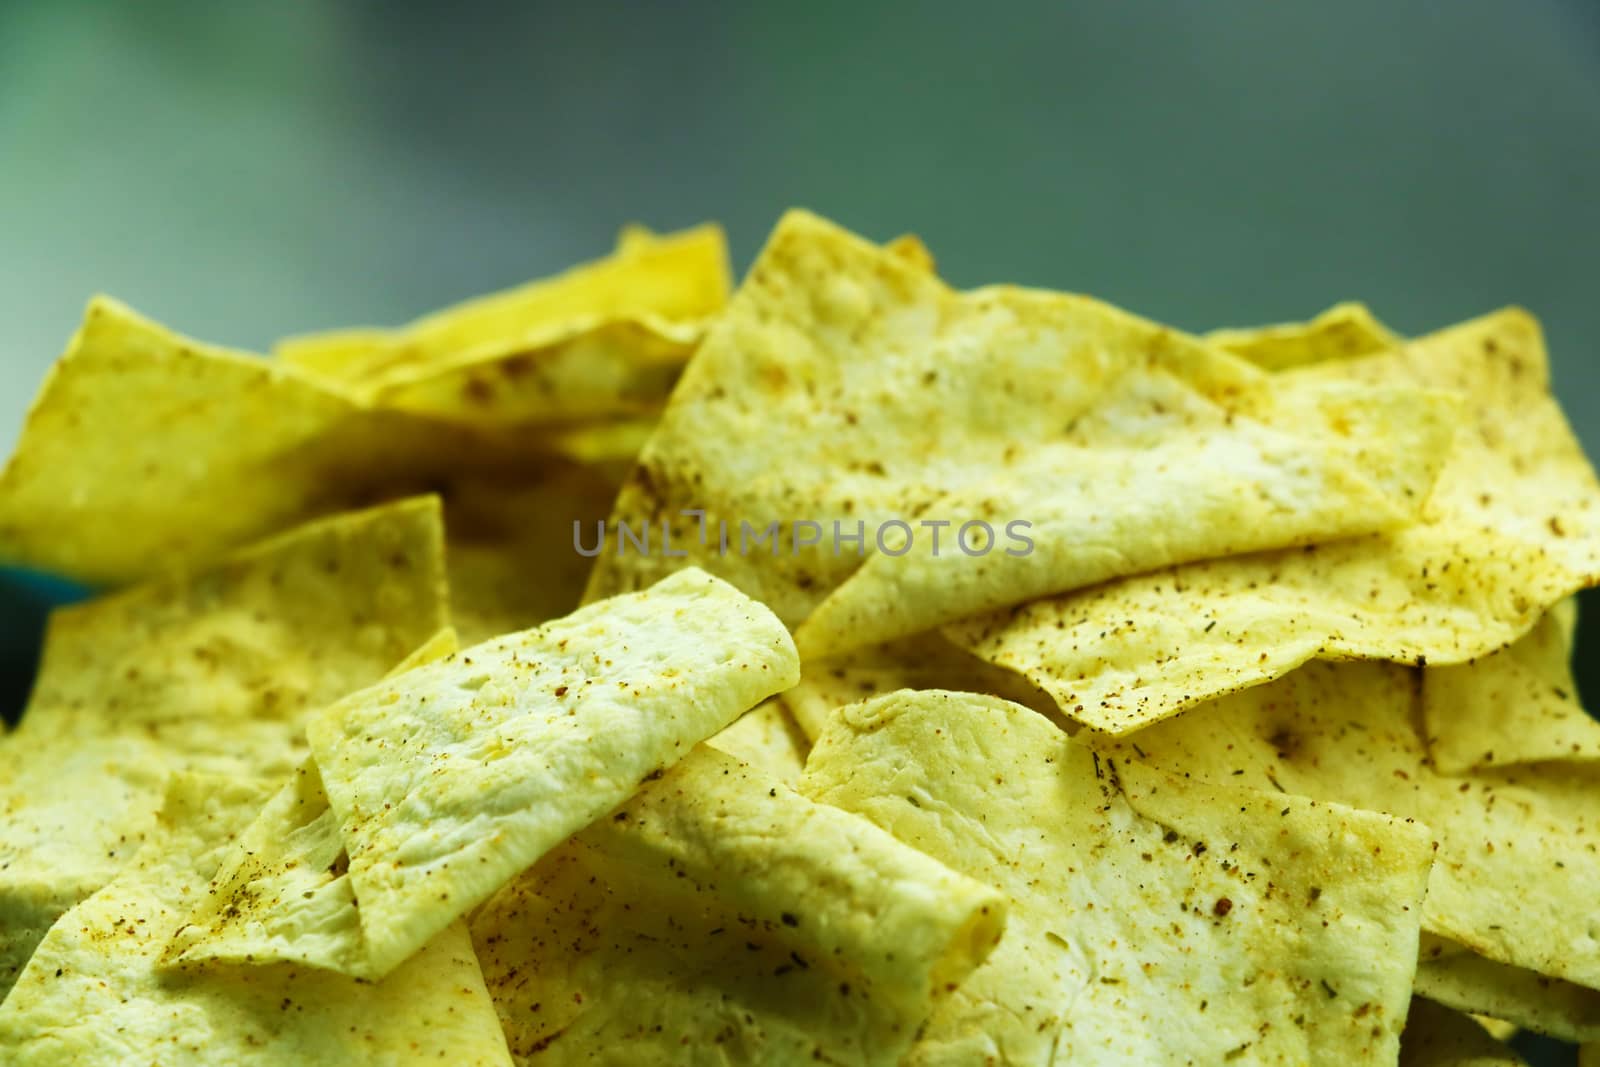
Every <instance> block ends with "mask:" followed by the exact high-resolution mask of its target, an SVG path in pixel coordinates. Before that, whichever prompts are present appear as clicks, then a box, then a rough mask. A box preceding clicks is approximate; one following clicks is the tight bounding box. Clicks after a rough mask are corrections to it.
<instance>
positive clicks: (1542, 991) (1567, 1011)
mask: <svg viewBox="0 0 1600 1067" xmlns="http://www.w3.org/2000/svg"><path fill="white" fill-rule="evenodd" d="M1415 990H1416V993H1417V995H1418V996H1423V997H1427V998H1428V999H1429V1000H1432V1001H1434V1002H1436V1003H1439V1004H1443V1005H1445V1006H1446V1007H1451V1008H1455V1009H1456V1010H1457V1011H1468V1012H1474V1013H1483V1014H1487V1015H1489V1016H1492V1017H1493V1018H1495V1019H1498V1020H1508V1021H1509V1022H1507V1023H1506V1024H1505V1025H1510V1026H1511V1027H1512V1029H1513V1030H1515V1029H1517V1028H1519V1027H1525V1028H1527V1029H1529V1030H1532V1031H1534V1032H1536V1033H1540V1034H1548V1035H1549V1036H1551V1037H1555V1038H1559V1039H1560V1040H1562V1041H1596V1040H1600V990H1596V989H1590V988H1588V987H1586V986H1580V985H1575V984H1573V983H1572V982H1564V981H1562V980H1561V979H1559V978H1550V977H1547V976H1546V975H1542V974H1538V973H1536V972H1534V971H1529V970H1525V969H1523V968H1521V967H1513V966H1511V965H1510V964H1506V963H1497V962H1495V961H1494V960H1489V959H1485V958H1484V957H1482V956H1480V955H1478V954H1477V953H1475V952H1473V951H1472V950H1471V949H1469V948H1467V947H1466V946H1465V945H1459V944H1456V943H1455V942H1453V941H1450V940H1449V939H1447V938H1442V937H1437V936H1435V935H1432V934H1424V935H1423V936H1422V948H1421V952H1420V955H1419V958H1418V960H1417V981H1416V986H1415ZM1502 1040H1503V1039H1502Z"/></svg>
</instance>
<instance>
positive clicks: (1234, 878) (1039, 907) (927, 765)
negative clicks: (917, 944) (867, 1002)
mask: <svg viewBox="0 0 1600 1067" xmlns="http://www.w3.org/2000/svg"><path fill="white" fill-rule="evenodd" d="M801 790H802V792H804V793H806V794H807V795H808V796H811V797H813V798H815V799H817V800H819V801H822V802H823V803H827V804H834V805H837V806H840V807H843V808H844V809H845V810H847V811H855V812H859V813H860V814H862V815H864V816H866V817H867V818H868V819H870V820H871V821H872V822H874V823H876V824H878V825H879V826H882V827H883V828H884V829H886V830H888V831H889V832H890V833H892V834H894V835H895V836H896V837H897V838H899V839H900V840H901V841H904V842H905V843H907V844H909V845H911V846H913V847H915V848H920V849H922V850H923V851H925V852H927V853H928V854H929V855H931V856H933V857H934V858H935V859H938V860H941V861H942V862H944V863H946V864H948V865H949V866H950V867H951V868H953V869H955V870H958V871H961V872H962V873H964V874H968V875H971V876H972V877H974V878H976V879H978V880H979V881H983V882H988V883H989V884H991V885H995V886H998V887H999V888H1000V889H1002V890H1003V891H1004V892H1005V893H1006V895H1007V896H1008V897H1009V898H1010V904H1011V908H1010V915H1009V917H1008V919H1007V925H1006V932H1005V934H1004V936H1003V937H1002V938H1001V941H1000V945H999V947H998V948H996V949H995V951H994V954H993V955H991V956H990V957H989V959H988V961H987V962H986V963H984V964H983V965H982V966H981V967H979V968H978V969H977V970H976V971H974V972H973V975H972V977H971V978H969V979H968V980H967V981H966V982H964V983H962V984H961V985H960V986H959V987H958V988H957V989H956V990H954V991H953V992H952V993H951V995H950V997H948V998H947V999H946V1000H944V1001H943V1002H941V1003H940V1004H939V1005H938V1006H937V1007H936V1008H935V1009H934V1013H933V1015H932V1016H931V1017H930V1019H929V1020H928V1022H927V1024H926V1025H925V1026H924V1028H923V1030H922V1033H921V1034H920V1036H919V1039H918V1043H917V1045H916V1046H915V1047H914V1048H913V1049H912V1051H911V1053H910V1054H909V1056H908V1057H907V1059H906V1061H905V1062H907V1063H908V1064H962V1065H965V1064H973V1063H983V1062H986V1061H996V1062H1004V1061H1010V1062H1027V1063H1043V1062H1051V1060H1052V1058H1053V1059H1054V1061H1055V1062H1063V1063H1104V1064H1124V1063H1152V1062H1162V1063H1166V1062H1179V1063H1181V1062H1194V1063H1222V1062H1226V1061H1228V1060H1229V1059H1230V1058H1231V1059H1240V1058H1241V1057H1242V1058H1243V1059H1244V1060H1245V1061H1247V1062H1293V1063H1313V1064H1330V1065H1332V1064H1340V1065H1342V1064H1349V1063H1355V1062H1365V1061H1368V1060H1371V1061H1375V1062H1381V1061H1383V1060H1384V1059H1385V1058H1389V1059H1392V1058H1393V1056H1394V1055H1395V1052H1396V1049H1397V1047H1398V1041H1399V1036H1400V1028H1401V1024H1402V1023H1403V1022H1404V1019H1405V1012H1406V1005H1407V1002H1408V1000H1409V998H1410V993H1411V977H1412V972H1413V969H1414V966H1415V962H1416V948H1417V936H1418V933H1417V931H1418V921H1419V919H1420V915H1421V907H1420V904H1421V900H1422V896H1423V889H1424V885H1425V883H1426V881H1427V875H1428V867H1429V863H1430V861H1431V858H1432V848H1431V846H1430V844H1429V841H1428V834H1427V832H1426V831H1425V830H1424V829H1423V828H1421V827H1419V826H1415V825H1411V824H1409V823H1406V822H1402V821H1400V820H1397V819H1391V818H1389V817H1387V816H1383V815H1378V814H1374V813H1372V812H1363V811H1356V810H1354V809H1351V808H1345V807H1341V806H1338V805H1331V804H1323V803H1316V802H1312V801H1309V800H1306V799H1304V798H1301V797H1286V796H1282V795H1277V794H1265V793H1257V792H1252V791H1250V790H1244V789H1238V788H1234V787H1231V786H1213V785H1208V784H1203V783H1200V782H1197V781H1193V780H1190V779H1188V778H1184V777H1178V776H1170V775H1167V774H1165V773H1162V772H1160V771H1156V770H1154V769H1152V768H1150V767H1148V766H1145V765H1143V764H1141V763H1138V762H1137V761H1131V760H1125V759H1123V758H1120V757H1118V758H1114V759H1107V758H1104V757H1101V756H1099V755H1097V754H1095V753H1094V752H1092V751H1091V750H1090V749H1088V748H1085V747H1083V746H1081V745H1079V744H1077V743H1075V742H1073V741H1070V740H1069V739H1068V738H1067V737H1066V736H1065V735H1064V734H1063V733H1062V732H1061V731H1060V730H1058V729H1057V728H1056V727H1055V726H1052V725H1051V724H1050V723H1049V722H1047V721H1046V720H1045V719H1043V718H1042V717H1040V716H1038V715H1036V714H1034V713H1033V712H1031V711H1029V710H1027V709H1026V708H1022V707H1019V706H1017V705H1014V704H1008V703H1006V702H1005V701H1002V700H997V699H995V698H993V697H985V696H980V695H975V694H966V693H946V692H938V691H932V692H917V691H909V690H908V691H903V692H899V693H893V694H890V695H888V696H884V697H878V698H876V699H874V700H870V701H867V702H865V703H862V704H856V705H851V706H850V707H847V708H844V709H842V710H841V711H839V712H837V713H835V715H834V716H833V717H832V719H830V721H829V723H828V725H827V728H826V729H825V730H824V731H823V734H822V736H821V737H820V738H818V740H817V743H816V747H815V748H813V749H812V752H811V757H810V758H809V759H808V760H807V762H806V772H805V775H804V777H803V778H802V779H801Z"/></svg>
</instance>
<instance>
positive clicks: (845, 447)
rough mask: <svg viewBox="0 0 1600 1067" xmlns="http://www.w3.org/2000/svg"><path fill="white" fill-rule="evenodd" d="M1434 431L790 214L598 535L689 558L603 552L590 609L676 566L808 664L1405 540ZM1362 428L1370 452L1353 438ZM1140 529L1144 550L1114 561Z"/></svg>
mask: <svg viewBox="0 0 1600 1067" xmlns="http://www.w3.org/2000/svg"><path fill="white" fill-rule="evenodd" d="M1452 412H1453V407H1452V405H1450V404H1448V403H1446V402H1445V401H1444V400H1442V399H1441V398H1439V397H1436V396H1433V395H1432V394H1429V393H1426V392H1423V391H1418V390H1414V389H1410V388H1405V389H1399V390H1395V389H1391V388H1389V387H1387V386H1379V387H1371V386H1368V387H1361V388H1359V389H1357V390H1356V391H1354V392H1351V391H1348V387H1346V386H1342V385H1341V386H1337V387H1333V386H1330V387H1327V388H1324V387H1322V386H1321V385H1320V384H1319V385H1318V386H1316V387H1314V388H1302V387H1300V386H1298V385H1294V386H1285V387H1284V388H1283V389H1282V390H1280V389H1279V387H1278V386H1277V385H1276V384H1274V379H1273V378H1272V377H1271V376H1269V375H1266V374H1264V373H1262V372H1260V371H1258V370H1256V369H1255V368H1253V367H1251V366H1250V365H1249V364H1247V363H1245V362H1244V361H1242V360H1238V359H1236V358H1234V357H1231V356H1228V355H1227V354H1225V353H1222V352H1219V351H1216V350H1213V349H1210V348H1207V347H1206V346H1205V345H1203V344H1202V343H1200V342H1199V341H1197V340H1195V339H1193V338H1189V337H1186V336H1184V335H1182V334H1179V333H1177V332H1175V331H1172V330H1169V329H1166V328H1164V327H1160V326H1157V325H1156V324H1154V323H1149V322H1146V321H1144V320H1141V319H1138V318H1136V317H1134V316H1132V315H1129V314H1127V313H1126V312H1123V311H1120V310H1117V309H1115V308H1112V307H1109V306H1108V305H1104V304H1100V303H1098V302H1095V301H1092V300H1088V299H1086V298H1083V297H1077V296H1068V295H1063V294H1052V293H1043V292H1030V291H1026V290H1020V289H1015V288H1008V287H997V288H989V289H981V290H976V291H974V292H971V293H965V294H961V293H955V292H953V291H951V290H950V289H949V288H947V287H946V286H945V285H944V284H943V283H942V282H941V281H940V280H939V279H938V278H936V277H935V276H933V275H932V274H931V273H930V272H929V271H928V270H927V268H926V265H925V264H924V263H922V262H921V261H920V260H919V257H917V256H914V255H906V254H904V253H903V252H897V251H890V250H885V249H883V248H880V247H877V246H875V245H871V244H869V243H867V242H866V241H863V240H861V239H860V238H858V237H855V236H854V235H852V234H849V233H847V232H845V231H844V230H841V229H839V228H838V227H835V226H833V225H832V224H830V223H827V222H825V221H823V220H821V219H819V218H817V217H815V216H812V215H809V214H806V213H804V212H790V213H789V214H788V215H786V216H785V217H784V219H783V220H782V222H780V224H779V226H778V228H777V230H776V231H775V233H774V234H773V236H772V238H771V240H770V242H769V243H768V245H767V248H766V249H765V250H764V251H763V252H762V254H761V256H760V258H759V259H758V260H757V262H756V264H755V266H754V267H753V268H752V269H751V272H750V275H749V277H748V278H747V279H746V281H745V283H744V285H743V286H742V287H741V288H740V289H739V291H738V293H737V294H736V295H735V297H734V299H733V301H732V302H731V303H730V304H729V307H728V310H727V311H726V312H725V313H724V314H723V316H722V317H721V318H720V319H718V321H717V323H716V324H715V325H714V326H713V328H712V329H711V331H710V332H709V333H708V334H707V336H706V340H705V342H704V343H703V344H702V345H701V348H700V351H699V352H698V353H697V355H696V358H695V359H694V360H693V362H692V363H691V365H690V367H689V368H688V370H686V372H685V375H684V378H683V380H682V382H681V383H680V385H679V387H678V389H677V390H676V391H675V392H674V393H673V397H672V401H671V403H670V404H669V405H668V408H667V410H666V411H665V413H664V414H663V416H662V421H661V424H660V427H659V429H658V430H657V432H656V435H655V436H654V437H653V438H651V440H650V442H649V443H648V444H647V445H646V446H645V450H644V452H643V453H642V454H641V457H640V463H639V466H638V467H637V468H636V470H635V471H634V473H633V474H632V476H631V477H630V479H629V481H628V482H627V483H626V484H625V485H624V487H623V490H622V493H621V495H620V496H619V498H618V501H617V505H616V508H615V510H614V512H613V517H614V520H615V521H614V522H613V524H612V525H613V527H614V528H615V530H616V533H617V536H618V537H620V536H621V531H620V527H621V525H623V524H626V525H628V527H629V528H630V529H634V530H637V529H640V528H643V527H644V525H645V524H648V525H649V527H650V528H651V529H653V530H655V531H656V532H657V533H658V535H659V534H660V532H661V529H662V527H663V524H665V526H666V528H668V529H669V530H670V535H669V540H670V542H671V544H673V545H676V546H678V548H679V549H680V550H682V551H684V552H686V555H682V556H680V555H678V554H677V553H676V552H671V553H669V552H668V551H667V550H665V549H662V550H660V551H657V552H653V553H651V552H646V553H632V554H630V553H627V552H625V551H624V549H623V548H621V547H619V548H618V549H617V550H616V551H613V552H608V553H606V554H604V555H602V556H601V557H600V558H599V559H598V560H597V562H596V567H595V571H594V576H593V578H592V579H591V582H590V586H589V596H590V598H594V597H599V596H605V595H609V594H612V593H615V592H619V591H624V590H627V589H635V588H639V587H642V586H645V585H648V584H649V583H650V582H652V581H654V580H656V579H657V578H659V577H660V576H662V575H664V574H667V573H670V572H671V571H673V570H676V569H678V568H679V567H682V566H687V565H690V564H694V565H697V566H702V567H705V568H706V569H708V570H710V571H712V572H713V573H717V574H719V575H722V576H724V577H726V578H727V579H728V580H729V581H732V582H733V583H734V584H735V585H737V586H739V587H740V588H741V589H743V590H744V591H746V592H747V593H749V594H751V595H752V596H756V597H758V598H759V599H761V600H762V601H763V602H765V603H767V604H769V605H770V606H771V607H772V608H773V610H774V611H775V612H776V613H777V614H778V616H779V617H780V618H782V619H783V620H784V621H785V622H786V623H790V624H796V623H800V622H801V621H802V620H805V624H804V625H803V626H802V627H801V629H800V631H798V633H797V641H798V642H799V643H800V645H801V647H802V648H803V649H804V650H805V652H806V655H807V657H808V658H811V657H815V656H822V655H828V654H833V653H838V652H841V651H845V650H848V649H850V648H854V647H859V646H862V645H868V644H872V643H876V642H879V641H885V640H889V639H892V638H895V637H899V636H905V635H909V634H914V633H917V632H919V631H922V630H925V629H928V628H929V627H931V626H933V625H936V624H939V623H941V622H946V621H951V620H954V619H956V618H960V617H962V616H964V615H967V614H971V613H973V612H976V611H980V610H985V609H987V608H992V607H995V606H997V605H998V604H1009V603H1013V602H1016V601H1019V600H1023V599H1027V598H1029V597H1033V596H1039V595H1044V594H1047V593H1050V592H1055V591H1060V590H1064V589H1068V588H1075V587H1077V586H1079V585H1082V584H1086V583H1092V582H1097V581H1102V580H1105V579H1106V578H1109V577H1113V576H1115V575H1118V574H1125V573H1129V572H1131V571H1136V570H1139V569H1145V568H1151V567H1157V566H1162V565H1164V564H1166V563H1170V562H1173V561H1176V560H1179V559H1193V558H1202V557H1205V556H1209V555H1215V554H1218V553H1222V552H1238V551H1246V550H1249V549H1253V548H1262V547H1266V546H1268V545H1271V546H1277V545H1284V544H1300V543H1306V542H1310V541H1315V540H1319V539H1322V538H1326V537H1333V536H1348V535H1351V534H1355V533H1359V532H1367V531H1371V530H1374V529H1382V528H1389V527H1393V526H1395V525H1399V524H1402V523H1404V522H1406V521H1409V520H1410V519H1411V518H1413V517H1414V515H1415V513H1416V510H1417V508H1418V506H1420V503H1421V500H1422V498H1423V497H1424V496H1425V495H1426V493H1427V489H1428V487H1429V485H1430V484H1431V482H1432V478H1433V475H1434V473H1435V471H1436V469H1437V464H1438V462H1441V461H1442V459H1443V453H1444V451H1445V449H1446V448H1447V446H1448V444H1449V437H1450V434H1451V432H1452V430H1453V424H1452ZM1374 424H1379V425H1381V426H1382V427H1383V428H1384V431H1385V432H1384V433H1382V434H1375V433H1366V434H1362V433H1361V432H1360V431H1363V430H1366V429H1368V428H1369V427H1371V426H1373V425H1374ZM1397 435H1398V436H1397ZM1024 444H1025V446H1026V447H1024ZM1180 516H1181V521H1179V518H1180ZM924 518H926V519H928V521H932V522H941V521H948V522H950V523H952V524H954V525H952V526H950V527H949V528H947V529H945V530H944V534H945V537H944V549H943V551H942V552H941V555H940V556H939V557H938V558H935V557H934V556H933V553H932V541H931V539H932V536H933V533H930V531H929V530H926V529H925V530H923V531H922V533H921V534H920V535H915V534H914V531H911V530H910V528H909V523H913V522H920V521H921V520H922V519H924ZM896 520H897V521H899V522H901V523H906V524H908V526H907V532H910V533H913V534H914V535H915V536H917V537H919V538H920V540H919V542H918V544H920V546H921V547H914V548H913V550H911V551H909V552H907V553H905V554H898V553H897V552H896V551H895V549H896V548H897V547H899V546H898V545H893V544H889V543H888V541H885V540H883V539H882V538H880V537H878V536H877V535H878V534H879V533H881V532H882V531H883V530H885V529H886V530H888V531H889V533H890V535H891V538H892V535H894V534H895V532H896V530H897V528H896V527H894V526H885V525H884V524H886V523H890V522H891V521H896ZM998 520H1003V521H1000V523H999V524H1000V526H1002V527H1010V524H1011V523H1012V522H1015V521H1021V522H1024V523H1026V522H1032V523H1034V525H1035V528H1036V533H1035V535H1034V536H1033V538H1032V539H1033V542H1034V545H1035V548H1034V550H1032V551H1026V550H1024V549H1023V548H1022V547H1021V544H1022V542H1021V540H1007V536H1008V535H1014V531H1013V530H1011V529H1006V530H1004V531H1002V530H998V529H996V530H994V533H993V536H992V537H991V538H989V539H988V544H985V545H984V551H983V552H982V553H981V554H974V555H969V554H968V552H969V551H971V552H974V553H976V551H977V548H978V547H979V545H980V544H983V542H984V535H983V534H982V533H981V530H980V529H979V528H973V529H972V530H970V531H969V533H968V538H969V541H968V543H966V548H965V549H963V550H957V544H956V543H955V542H956V538H957V536H958V532H959V531H958V527H959V526H960V525H961V524H963V523H965V522H967V521H987V522H990V523H991V528H993V524H994V522H995V521H998ZM858 521H859V522H861V523H862V524H863V527H862V528H863V529H864V530H865V531H866V533H865V540H864V541H863V542H862V552H861V554H865V556H866V562H865V564H862V562H861V554H858V553H857V552H855V551H853V550H852V549H851V548H850V547H845V548H844V549H843V550H842V551H835V550H833V549H835V548H837V547H838V546H834V545H832V544H831V539H830V543H828V547H824V548H818V547H816V546H814V545H813V546H812V547H810V548H804V549H800V550H796V549H795V547H794V545H793V543H792V542H793V541H796V540H799V537H798V536H796V531H795V529H794V524H796V523H801V522H812V523H814V524H816V526H817V528H818V530H821V531H824V532H825V533H826V534H829V535H831V534H832V532H833V531H832V529H831V528H830V526H831V524H832V523H835V522H837V523H840V524H841V525H840V527H839V529H840V530H841V532H842V533H844V534H845V535H846V536H850V535H851V531H852V530H853V529H854V526H855V523H856V522H858ZM1152 523H1156V524H1160V525H1161V527H1162V529H1163V533H1164V535H1165V536H1163V537H1161V538H1153V537H1149V536H1140V537H1137V538H1129V537H1125V536H1123V535H1124V534H1126V533H1127V532H1129V531H1136V532H1138V533H1141V534H1143V533H1144V532H1145V531H1146V529H1147V527H1148V526H1149V525H1150V524H1152ZM746 525H747V526H748V527H750V529H751V533H752V534H758V535H759V534H761V533H763V532H764V531H767V530H769V529H772V528H776V531H777V533H776V537H777V538H778V543H777V544H774V545H773V548H772V551H770V552H769V551H767V550H766V549H765V548H764V547H762V546H758V547H757V549H756V550H754V551H749V550H744V549H739V548H737V547H736V548H735V549H734V550H732V551H727V552H724V551H723V550H722V548H721V543H722V542H721V536H720V534H721V531H722V530H723V529H724V527H726V529H727V530H728V531H729V533H730V536H731V537H732V538H733V539H734V540H735V541H739V540H740V539H741V537H742V536H743V533H742V531H743V528H744V526H746ZM710 531H716V533H715V534H712V535H711V536H706V534H707V533H708V532H710ZM935 532H936V531H935ZM806 533H809V531H806ZM874 541H882V543H881V544H875V545H871V547H868V546H869V544H871V543H872V542H874ZM873 549H876V550H873ZM858 567H859V568H860V569H859V570H858V569H857V568H858ZM852 572H854V573H852ZM813 612H815V614H813ZM808 616H810V618H807V617H808Z"/></svg>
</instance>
